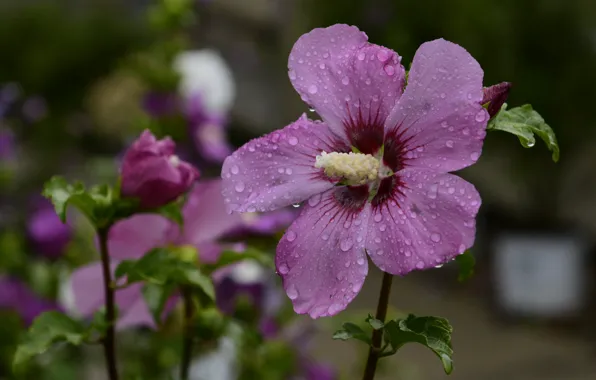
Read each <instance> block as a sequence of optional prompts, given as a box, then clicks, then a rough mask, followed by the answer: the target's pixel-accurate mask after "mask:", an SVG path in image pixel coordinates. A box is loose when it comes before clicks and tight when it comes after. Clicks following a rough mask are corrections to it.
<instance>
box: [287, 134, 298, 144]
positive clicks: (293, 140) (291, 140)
mask: <svg viewBox="0 0 596 380" xmlns="http://www.w3.org/2000/svg"><path fill="white" fill-rule="evenodd" d="M288 143H289V144H290V145H298V138H297V137H296V136H292V137H290V138H289V139H288Z"/></svg>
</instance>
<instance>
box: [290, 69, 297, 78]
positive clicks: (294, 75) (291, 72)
mask: <svg viewBox="0 0 596 380" xmlns="http://www.w3.org/2000/svg"><path fill="white" fill-rule="evenodd" d="M290 79H291V80H294V79H296V72H295V71H294V70H290Z"/></svg>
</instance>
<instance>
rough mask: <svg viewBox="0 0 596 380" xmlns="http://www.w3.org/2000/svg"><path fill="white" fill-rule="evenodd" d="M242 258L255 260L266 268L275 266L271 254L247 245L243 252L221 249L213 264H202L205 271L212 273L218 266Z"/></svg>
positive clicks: (223, 265) (232, 262)
mask: <svg viewBox="0 0 596 380" xmlns="http://www.w3.org/2000/svg"><path fill="white" fill-rule="evenodd" d="M243 260H255V261H257V262H258V263H259V264H261V265H263V266H265V267H267V268H274V267H275V265H274V263H273V259H272V258H271V255H269V254H267V253H266V252H264V251H261V250H260V249H257V248H254V247H247V248H246V249H245V250H244V251H243V252H236V251H232V250H226V251H223V252H222V253H221V255H220V256H219V259H218V260H217V262H216V263H215V264H211V265H205V266H204V267H205V272H206V273H213V272H215V271H216V270H218V269H220V268H223V267H225V266H228V265H230V264H234V263H237V262H240V261H243Z"/></svg>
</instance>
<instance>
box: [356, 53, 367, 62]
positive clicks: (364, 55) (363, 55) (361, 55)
mask: <svg viewBox="0 0 596 380" xmlns="http://www.w3.org/2000/svg"><path fill="white" fill-rule="evenodd" d="M365 58H366V54H364V52H362V51H361V52H360V53H358V60H359V61H364V59H365Z"/></svg>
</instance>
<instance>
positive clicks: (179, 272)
mask: <svg viewBox="0 0 596 380" xmlns="http://www.w3.org/2000/svg"><path fill="white" fill-rule="evenodd" d="M124 276H127V281H128V283H135V282H140V281H146V282H149V283H151V284H154V285H161V286H165V285H171V284H176V285H188V286H191V287H194V288H198V289H200V290H202V291H203V292H204V294H205V295H207V296H208V297H209V298H210V299H211V300H214V299H215V289H214V287H213V282H212V281H211V278H210V277H208V276H207V275H205V274H203V273H201V272H200V271H199V268H197V266H196V265H194V264H192V263H190V262H187V261H184V260H181V259H180V257H179V255H177V254H176V252H172V251H170V250H168V249H166V248H157V249H154V250H152V251H150V252H149V253H147V254H146V255H145V256H143V257H142V258H140V259H139V260H137V261H132V260H125V261H123V262H122V263H120V265H118V267H117V268H116V278H121V277H124Z"/></svg>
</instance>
